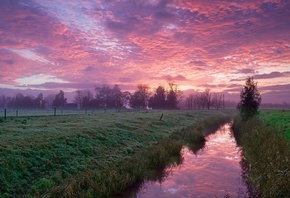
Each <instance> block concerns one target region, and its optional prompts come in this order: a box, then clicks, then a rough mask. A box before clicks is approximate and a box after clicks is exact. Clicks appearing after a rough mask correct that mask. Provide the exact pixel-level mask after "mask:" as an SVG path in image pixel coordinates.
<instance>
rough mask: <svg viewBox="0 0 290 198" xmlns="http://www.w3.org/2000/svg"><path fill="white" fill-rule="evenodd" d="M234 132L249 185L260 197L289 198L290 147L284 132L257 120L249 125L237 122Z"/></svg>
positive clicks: (250, 121) (237, 120)
mask: <svg viewBox="0 0 290 198" xmlns="http://www.w3.org/2000/svg"><path fill="white" fill-rule="evenodd" d="M233 130H234V134H235V137H236V139H238V142H239V144H240V145H242V148H243V149H242V151H243V155H244V159H243V167H244V170H245V173H246V174H245V178H246V180H247V182H248V183H249V184H251V185H253V186H254V187H255V188H256V189H257V191H258V194H259V196H260V197H281V198H283V197H285V198H286V197H289V195H290V168H289V163H290V144H289V141H287V140H286V139H285V136H284V134H283V132H282V131H279V130H277V128H275V127H271V126H267V125H266V124H265V123H264V122H263V121H261V120H259V119H258V118H257V117H255V118H253V119H251V120H249V121H246V122H243V121H241V120H240V119H236V120H235V122H234V125H233ZM254 191H255V190H254Z"/></svg>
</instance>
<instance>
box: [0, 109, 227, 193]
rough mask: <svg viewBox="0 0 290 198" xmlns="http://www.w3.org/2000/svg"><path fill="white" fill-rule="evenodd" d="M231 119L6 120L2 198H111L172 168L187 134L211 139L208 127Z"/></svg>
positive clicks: (201, 114) (219, 114) (0, 165)
mask: <svg viewBox="0 0 290 198" xmlns="http://www.w3.org/2000/svg"><path fill="white" fill-rule="evenodd" d="M162 114H163V116H162V119H160V118H161V115H162ZM229 114H230V113H229V112H225V111H139V112H107V113H96V114H92V113H91V114H90V113H88V114H78V115H62V116H23V117H21V116H19V117H7V118H6V119H4V118H1V120H0V121H1V123H0V159H1V161H0V176H1V180H0V197H19V196H27V197H37V196H47V197H60V196H61V197H74V196H78V197H90V196H91V197H94V196H96V195H97V196H98V195H100V196H102V197H106V196H107V197H109V196H111V195H112V194H115V193H117V192H118V191H120V190H121V189H124V188H125V187H126V186H128V185H130V184H132V183H134V182H135V181H137V180H138V179H140V178H141V177H143V178H144V177H147V176H148V175H150V170H151V169H153V168H158V167H162V166H165V165H166V164H168V162H169V161H170V160H171V157H172V156H176V155H178V154H179V151H180V149H181V147H182V144H183V142H182V141H183V139H184V137H186V138H187V139H188V140H191V141H196V142H200V141H204V138H203V136H204V135H205V134H203V133H204V132H205V129H206V128H209V127H212V126H214V124H216V123H218V122H220V121H221V120H224V119H226V118H228V117H229ZM144 172H146V175H145V174H144Z"/></svg>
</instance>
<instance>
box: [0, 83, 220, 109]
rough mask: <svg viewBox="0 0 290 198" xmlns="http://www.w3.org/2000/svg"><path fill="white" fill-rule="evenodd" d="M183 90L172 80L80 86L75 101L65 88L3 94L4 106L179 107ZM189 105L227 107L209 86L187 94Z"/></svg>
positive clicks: (190, 106)
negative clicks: (132, 86) (131, 86)
mask: <svg viewBox="0 0 290 198" xmlns="http://www.w3.org/2000/svg"><path fill="white" fill-rule="evenodd" d="M182 99H184V98H183V93H182V91H181V90H180V89H179V88H178V85H177V84H175V83H174V82H172V81H168V83H167V86H166V87H164V86H158V87H157V88H156V89H154V91H153V92H151V91H150V87H149V86H148V85H147V84H139V85H137V87H136V90H135V91H134V92H133V93H130V92H128V91H122V90H121V88H120V87H119V85H113V86H109V85H101V86H95V88H94V91H91V90H77V91H76V92H75V95H74V98H73V103H68V102H67V98H66V97H65V93H64V91H62V90H60V92H59V93H57V94H56V95H48V96H46V97H44V96H43V94H42V93H40V94H38V96H37V97H34V96H31V95H27V96H24V95H23V94H22V93H18V94H16V95H15V96H14V97H6V96H5V95H3V94H2V95H1V96H0V108H15V109H21V108H33V109H43V108H79V109H112V108H114V109H120V108H134V109H136V108H137V109H148V108H153V109H177V108H178V105H179V104H180V102H181V101H182ZM185 99H186V100H185V101H186V104H187V108H188V109H209V108H210V107H214V108H216V109H219V108H221V107H223V96H222V95H218V94H216V93H211V92H210V90H209V89H206V90H205V91H204V92H201V93H196V94H190V95H189V96H188V97H186V98H185Z"/></svg>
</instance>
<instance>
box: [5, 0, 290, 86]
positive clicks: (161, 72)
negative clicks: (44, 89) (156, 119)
mask: <svg viewBox="0 0 290 198" xmlns="http://www.w3.org/2000/svg"><path fill="white" fill-rule="evenodd" d="M213 4H214V6H213ZM289 6H290V4H289V3H288V2H286V1H282V0H281V1H279V0H269V1H267V2H265V1H262V0H256V1H251V2H249V1H231V2H225V1H219V0H215V1H214V3H213V2H208V1H203V0H197V1H185V0H172V1H169V0H168V1H167V0H166V1H165V0H163V1H158V2H155V1H141V0H140V1H139V0H137V1H103V0H102V1H86V2H81V3H80V2H79V1H70V2H69V3H68V2H64V1H60V0H52V1H39V0H29V1H27V2H26V3H22V2H20V1H15V2H14V3H11V2H10V3H9V1H4V2H3V3H2V4H1V8H0V18H1V22H0V33H1V34H0V44H1V45H0V46H1V47H0V69H1V74H0V84H3V85H7V86H8V85H10V86H22V85H21V84H17V83H16V80H17V79H19V78H22V77H29V76H33V75H37V74H48V75H53V76H56V77H57V78H59V79H62V80H64V81H67V82H69V83H71V86H70V88H73V87H74V85H75V89H77V88H79V86H78V85H79V84H82V83H84V82H85V81H87V82H88V83H91V84H94V83H95V84H102V83H107V84H115V83H118V84H126V86H129V87H130V86H131V87H133V86H135V85H136V84H138V83H144V82H145V83H149V84H154V85H155V84H158V83H159V84H162V83H164V77H168V76H170V77H172V78H176V80H179V81H181V82H182V84H183V85H185V86H187V87H188V86H191V87H195V86H196V87H199V86H201V85H206V84H207V83H210V84H212V83H216V84H219V85H220V84H224V85H225V86H224V88H223V87H221V86H218V87H217V89H221V91H222V89H226V87H230V86H231V84H233V81H234V80H235V79H244V77H245V76H246V75H254V77H255V78H257V80H258V79H259V80H265V79H267V78H270V77H271V78H274V77H275V78H279V77H282V78H281V82H278V81H277V83H278V84H283V83H284V84H285V82H286V80H287V78H286V77H287V76H285V75H286V73H285V72H286V71H287V70H288V71H289V64H290V58H289V57H290V37H289V35H290V26H289V20H290V14H289V11H288V10H289ZM25 50H26V51H27V52H31V54H34V58H33V57H30V58H29V57H27V56H26V57H25V56H23V55H21V53H19V52H21V51H25ZM45 83H46V82H43V84H44V85H45ZM56 86H58V85H56ZM261 86H262V87H263V86H266V83H264V82H263V83H261ZM50 87H53V85H50ZM199 88H200V87H199Z"/></svg>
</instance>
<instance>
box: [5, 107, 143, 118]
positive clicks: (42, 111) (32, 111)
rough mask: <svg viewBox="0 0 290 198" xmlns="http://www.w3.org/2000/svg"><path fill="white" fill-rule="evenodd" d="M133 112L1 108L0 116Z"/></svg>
mask: <svg viewBox="0 0 290 198" xmlns="http://www.w3.org/2000/svg"><path fill="white" fill-rule="evenodd" d="M121 111H122V112H131V111H139V110H136V109H135V110H133V109H57V108H54V109H0V118H5V119H6V118H9V117H10V118H12V117H28V116H60V115H80V114H98V113H107V112H112V113H113V112H121Z"/></svg>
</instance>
